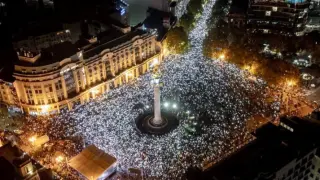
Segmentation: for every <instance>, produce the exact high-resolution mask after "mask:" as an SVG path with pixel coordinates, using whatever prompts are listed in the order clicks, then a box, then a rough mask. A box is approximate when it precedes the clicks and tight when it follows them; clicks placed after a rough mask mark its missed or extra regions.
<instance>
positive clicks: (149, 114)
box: [136, 59, 179, 135]
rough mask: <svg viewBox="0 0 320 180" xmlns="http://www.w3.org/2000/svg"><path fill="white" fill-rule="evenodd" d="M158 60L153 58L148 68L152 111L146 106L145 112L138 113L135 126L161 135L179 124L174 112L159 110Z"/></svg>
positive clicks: (146, 131)
mask: <svg viewBox="0 0 320 180" xmlns="http://www.w3.org/2000/svg"><path fill="white" fill-rule="evenodd" d="M159 65H160V62H159V60H158V59H154V60H153V62H152V64H151V66H150V68H151V73H152V80H151V85H152V87H153V92H154V99H153V100H154V102H153V105H154V106H153V111H149V110H148V108H147V110H146V111H145V112H143V113H142V114H140V115H139V117H138V118H137V119H136V125H137V128H138V129H139V130H140V132H142V133H148V134H156V135H162V134H165V133H168V132H170V131H171V130H172V129H174V128H176V127H177V126H178V124H179V122H178V120H177V118H176V116H175V114H173V113H169V112H165V111H161V98H160V95H161V89H160V88H161V87H162V86H163V84H162V82H161V71H160V68H159Z"/></svg>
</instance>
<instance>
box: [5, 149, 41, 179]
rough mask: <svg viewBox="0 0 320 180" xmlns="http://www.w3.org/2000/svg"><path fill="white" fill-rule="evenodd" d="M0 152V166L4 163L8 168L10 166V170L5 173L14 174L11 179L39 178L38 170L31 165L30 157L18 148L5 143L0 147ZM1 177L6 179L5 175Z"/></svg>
mask: <svg viewBox="0 0 320 180" xmlns="http://www.w3.org/2000/svg"><path fill="white" fill-rule="evenodd" d="M0 153H1V155H0V163H1V164H0V166H1V165H5V166H7V167H8V168H9V167H10V171H9V172H5V173H8V174H12V175H11V176H14V178H13V179H23V180H40V176H39V174H38V171H37V169H36V167H35V166H34V165H33V163H32V160H31V158H30V157H29V156H28V155H27V154H25V153H23V152H22V151H21V150H20V149H18V148H16V147H15V146H11V145H10V144H6V145H4V146H2V147H0ZM12 167H13V168H12ZM8 170H9V169H8ZM1 176H2V175H1ZM3 178H4V179H6V177H3Z"/></svg>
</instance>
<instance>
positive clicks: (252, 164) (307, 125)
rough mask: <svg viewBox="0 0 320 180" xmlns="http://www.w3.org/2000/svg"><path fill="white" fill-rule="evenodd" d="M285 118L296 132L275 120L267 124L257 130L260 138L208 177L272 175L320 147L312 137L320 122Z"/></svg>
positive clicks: (244, 178) (225, 179)
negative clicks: (276, 124)
mask: <svg viewBox="0 0 320 180" xmlns="http://www.w3.org/2000/svg"><path fill="white" fill-rule="evenodd" d="M281 122H283V123H285V124H287V125H288V126H290V127H292V128H293V129H294V132H291V131H289V130H287V129H285V128H283V127H281V126H275V125H273V124H271V123H268V124H266V125H264V126H263V127H261V128H259V129H258V130H257V131H256V133H255V136H256V137H257V139H255V140H254V141H252V142H251V143H249V144H247V145H246V146H244V147H243V148H242V149H240V150H239V151H238V152H236V153H234V154H233V155H231V156H230V157H228V158H227V159H225V160H223V161H221V162H219V163H217V164H216V165H214V166H213V167H212V168H211V169H209V170H207V171H205V172H204V173H203V175H204V178H205V179H212V177H215V178H216V179H217V180H234V179H237V180H248V179H255V178H259V179H272V178H273V177H272V175H273V173H274V172H276V171H278V170H280V169H281V168H282V167H283V166H285V165H286V164H288V163H289V162H290V161H292V160H294V159H295V158H297V159H298V158H300V156H304V155H305V154H306V153H307V152H310V151H311V150H312V149H314V148H315V147H316V145H315V143H318V142H317V141H318V140H316V139H315V138H311V137H312V136H314V137H318V136H319V125H315V124H313V123H312V122H310V121H307V120H304V119H299V118H297V117H293V118H282V119H281ZM275 159H276V161H275Z"/></svg>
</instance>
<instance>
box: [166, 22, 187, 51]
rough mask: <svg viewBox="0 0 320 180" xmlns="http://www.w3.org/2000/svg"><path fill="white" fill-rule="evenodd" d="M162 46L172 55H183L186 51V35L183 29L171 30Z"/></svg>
mask: <svg viewBox="0 0 320 180" xmlns="http://www.w3.org/2000/svg"><path fill="white" fill-rule="evenodd" d="M163 44H164V47H165V48H166V49H168V50H169V51H170V52H171V53H172V54H181V53H184V52H185V51H186V50H187V49H188V35H187V33H186V32H185V31H184V29H183V27H175V28H172V29H171V30H169V32H168V33H167V37H166V39H165V40H164V43H163Z"/></svg>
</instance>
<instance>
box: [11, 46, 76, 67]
mask: <svg viewBox="0 0 320 180" xmlns="http://www.w3.org/2000/svg"><path fill="white" fill-rule="evenodd" d="M78 51H79V50H78V48H77V47H76V45H74V44H72V43H71V42H69V41H66V42H63V43H60V44H56V45H54V46H52V47H49V48H46V49H43V50H42V51H41V57H40V58H39V59H38V60H36V61H35V62H34V63H30V62H27V61H22V60H20V61H18V62H17V63H16V65H18V66H25V67H37V66H45V65H49V64H52V63H55V62H59V61H62V60H63V59H65V58H69V57H71V56H72V55H75V54H76V53H77V52H78Z"/></svg>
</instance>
